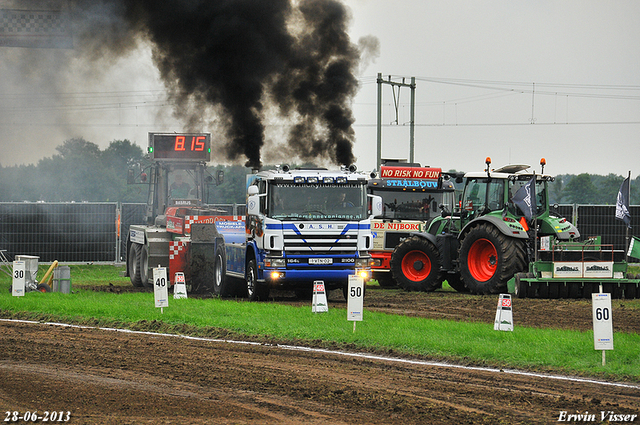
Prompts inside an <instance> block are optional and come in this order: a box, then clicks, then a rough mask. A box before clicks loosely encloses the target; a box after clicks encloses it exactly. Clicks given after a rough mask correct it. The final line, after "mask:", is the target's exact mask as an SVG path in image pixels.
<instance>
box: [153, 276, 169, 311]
mask: <svg viewBox="0 0 640 425" xmlns="http://www.w3.org/2000/svg"><path fill="white" fill-rule="evenodd" d="M167 287H168V285H167V268H166V267H160V266H158V267H156V268H154V269H153V296H154V298H155V302H156V308H158V307H159V308H160V313H162V314H164V310H163V308H164V307H169V290H168V288H167Z"/></svg>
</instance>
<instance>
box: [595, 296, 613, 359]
mask: <svg viewBox="0 0 640 425" xmlns="http://www.w3.org/2000/svg"><path fill="white" fill-rule="evenodd" d="M591 308H592V313H593V348H594V349H595V350H602V366H605V365H606V354H605V353H606V350H613V322H612V313H611V294H608V293H603V292H602V285H600V293H599V294H591Z"/></svg>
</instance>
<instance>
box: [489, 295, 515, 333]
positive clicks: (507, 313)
mask: <svg viewBox="0 0 640 425" xmlns="http://www.w3.org/2000/svg"><path fill="white" fill-rule="evenodd" d="M512 308H513V305H512V304H511V295H510V294H500V299H499V300H498V309H497V310H496V318H495V320H494V322H493V330H495V331H513V310H512Z"/></svg>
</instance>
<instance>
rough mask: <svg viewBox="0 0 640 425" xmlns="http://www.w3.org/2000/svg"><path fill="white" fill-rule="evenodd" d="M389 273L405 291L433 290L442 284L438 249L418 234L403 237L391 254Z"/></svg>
mask: <svg viewBox="0 0 640 425" xmlns="http://www.w3.org/2000/svg"><path fill="white" fill-rule="evenodd" d="M391 273H392V274H393V278H394V279H395V281H396V282H398V286H399V287H401V288H402V289H404V290H405V291H423V292H431V291H435V290H436V289H438V288H439V287H440V286H441V284H442V282H441V281H440V280H439V279H438V274H439V273H440V254H439V253H438V249H437V248H436V247H435V245H434V244H432V243H431V242H429V241H428V240H426V239H424V238H421V237H419V236H413V237H411V238H407V239H405V240H404V241H402V242H401V243H400V245H398V246H397V247H396V249H395V250H394V251H393V255H391Z"/></svg>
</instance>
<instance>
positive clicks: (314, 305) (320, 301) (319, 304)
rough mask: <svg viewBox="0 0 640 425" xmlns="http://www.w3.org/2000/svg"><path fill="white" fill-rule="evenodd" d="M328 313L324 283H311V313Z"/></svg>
mask: <svg viewBox="0 0 640 425" xmlns="http://www.w3.org/2000/svg"><path fill="white" fill-rule="evenodd" d="M328 311H329V304H328V302H327V292H326V290H325V286H324V281H323V280H316V281H314V282H313V301H312V302H311V312H312V313H326V312H328Z"/></svg>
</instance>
